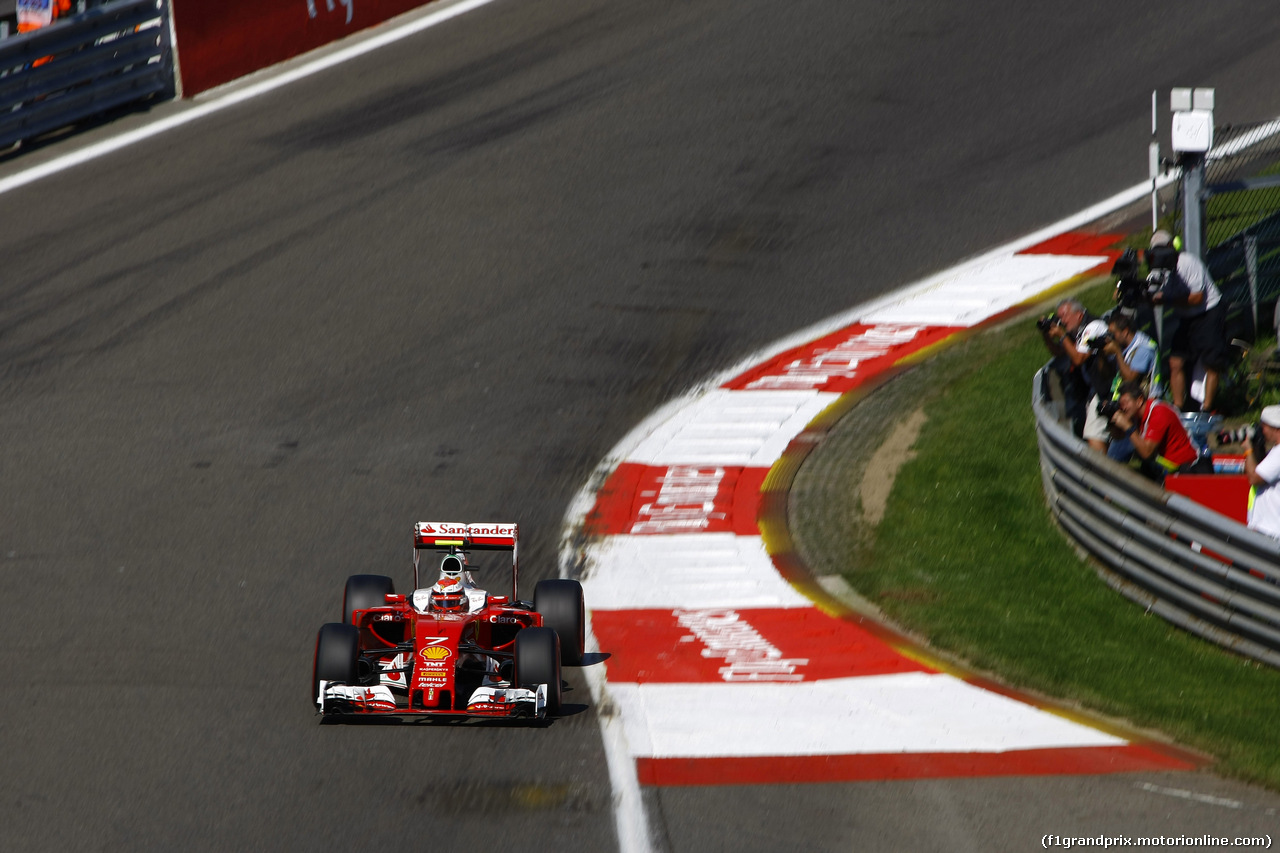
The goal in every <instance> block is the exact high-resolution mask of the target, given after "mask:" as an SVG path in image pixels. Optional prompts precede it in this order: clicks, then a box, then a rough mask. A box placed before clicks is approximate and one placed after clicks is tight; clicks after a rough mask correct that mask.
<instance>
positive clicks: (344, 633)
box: [311, 622, 360, 704]
mask: <svg viewBox="0 0 1280 853" xmlns="http://www.w3.org/2000/svg"><path fill="white" fill-rule="evenodd" d="M359 660H360V630H359V629H358V628H356V626H355V625H346V624H344V623H342V622H330V623H328V624H326V625H321V626H320V633H319V634H317V635H316V658H315V662H314V663H313V664H312V666H311V701H312V703H313V704H314V703H315V701H316V694H318V693H319V692H320V682H321V681H341V682H343V683H344V684H356V683H358V682H357V677H358V676H357V672H358V668H357V664H358V662H359Z"/></svg>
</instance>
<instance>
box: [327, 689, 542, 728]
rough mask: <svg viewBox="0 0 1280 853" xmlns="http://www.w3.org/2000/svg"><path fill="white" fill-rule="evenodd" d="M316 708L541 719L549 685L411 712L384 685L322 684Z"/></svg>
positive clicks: (491, 692)
mask: <svg viewBox="0 0 1280 853" xmlns="http://www.w3.org/2000/svg"><path fill="white" fill-rule="evenodd" d="M319 687H320V689H319V693H318V695H317V696H316V707H317V709H318V710H319V712H320V713H321V714H325V715H364V714H384V715H390V716H397V717H400V716H415V717H504V718H513V717H524V718H535V719H542V718H544V717H546V715H547V685H545V684H539V685H538V687H537V689H536V690H528V689H526V688H522V687H510V686H507V685H500V686H491V687H477V688H476V690H475V692H473V693H472V694H471V697H470V698H469V699H468V700H467V708H466V710H465V711H463V710H451V709H438V708H432V709H430V710H424V709H422V708H409V707H406V706H404V705H401V704H399V703H397V702H396V696H395V694H394V693H392V692H391V688H389V687H386V686H384V685H381V684H375V685H372V686H368V687H361V686H355V685H350V684H342V683H339V682H332V681H321V682H320V685H319Z"/></svg>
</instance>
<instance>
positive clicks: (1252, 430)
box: [1217, 424, 1267, 459]
mask: <svg viewBox="0 0 1280 853" xmlns="http://www.w3.org/2000/svg"><path fill="white" fill-rule="evenodd" d="M1217 438H1218V444H1220V445H1222V444H1247V445H1249V446H1250V447H1252V448H1253V458H1254V459H1261V458H1262V457H1264V456H1266V455H1267V440H1266V437H1265V436H1264V435H1263V434H1262V428H1261V427H1260V426H1259V425H1258V424H1247V425H1245V426H1242V427H1236V428H1235V429H1224V430H1219V431H1218V435H1217Z"/></svg>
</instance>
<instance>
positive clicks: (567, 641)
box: [533, 578, 587, 666]
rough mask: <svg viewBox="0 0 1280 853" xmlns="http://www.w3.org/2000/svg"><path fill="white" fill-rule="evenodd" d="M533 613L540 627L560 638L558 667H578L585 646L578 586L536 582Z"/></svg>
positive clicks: (567, 582) (553, 580) (555, 580)
mask: <svg viewBox="0 0 1280 853" xmlns="http://www.w3.org/2000/svg"><path fill="white" fill-rule="evenodd" d="M533 609H534V610H536V611H537V612H538V613H540V614H542V624H543V625H545V626H546V627H548V628H550V629H552V630H553V631H555V632H556V634H557V635H558V636H559V637H560V663H561V664H563V665H564V666H582V653H583V652H584V651H585V648H586V644H587V615H586V605H585V604H584V602H583V598H582V584H580V583H578V582H577V581H571V580H566V579H564V578H548V579H547V580H541V581H538V585H537V586H535V587H534V588H533Z"/></svg>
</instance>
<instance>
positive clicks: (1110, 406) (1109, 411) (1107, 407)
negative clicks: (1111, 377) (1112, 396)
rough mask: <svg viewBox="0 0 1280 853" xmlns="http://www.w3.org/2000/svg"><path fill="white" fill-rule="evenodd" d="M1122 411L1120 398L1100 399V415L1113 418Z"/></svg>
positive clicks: (1109, 418) (1108, 418)
mask: <svg viewBox="0 0 1280 853" xmlns="http://www.w3.org/2000/svg"><path fill="white" fill-rule="evenodd" d="M1118 411H1120V401H1119V400H1099V401H1098V417H1101V418H1106V419H1107V420H1111V416H1112V415H1114V414H1115V413H1116V412H1118Z"/></svg>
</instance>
